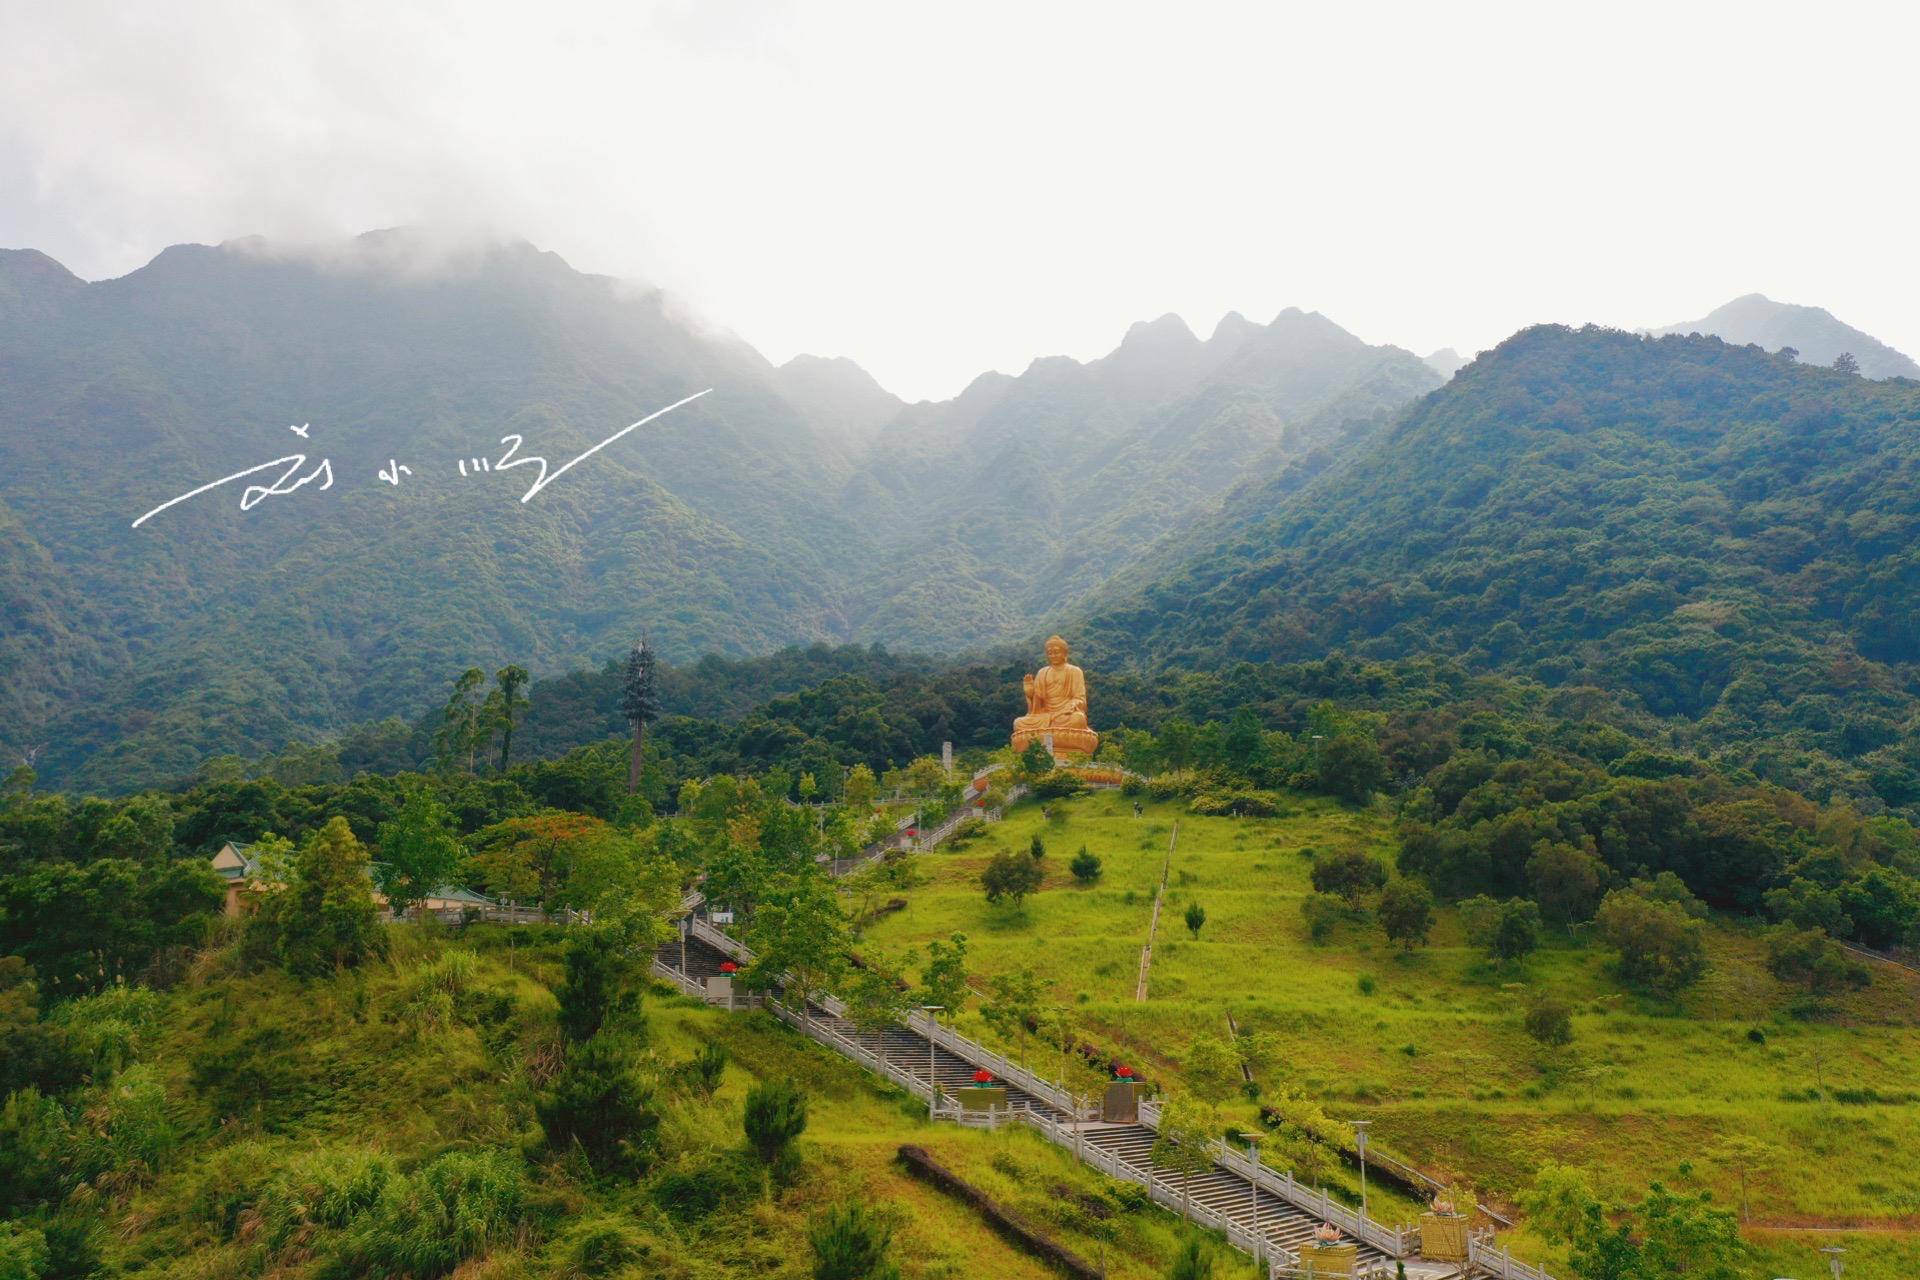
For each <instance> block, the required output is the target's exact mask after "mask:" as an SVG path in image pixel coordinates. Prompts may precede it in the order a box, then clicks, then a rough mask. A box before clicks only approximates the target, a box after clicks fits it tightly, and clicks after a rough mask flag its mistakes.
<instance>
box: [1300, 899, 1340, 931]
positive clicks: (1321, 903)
mask: <svg viewBox="0 0 1920 1280" xmlns="http://www.w3.org/2000/svg"><path fill="white" fill-rule="evenodd" d="M1300 914H1301V915H1302V916H1304V917H1306V921H1307V936H1308V937H1310V938H1312V939H1313V940H1314V941H1315V942H1324V941H1326V939H1327V936H1328V935H1329V934H1331V933H1332V932H1333V927H1334V926H1335V925H1337V924H1339V923H1340V922H1341V921H1342V920H1344V919H1346V918H1347V914H1348V912H1347V907H1346V904H1345V903H1343V902H1341V901H1340V899H1338V898H1336V897H1334V896H1333V895H1331V894H1326V893H1315V894H1310V895H1308V896H1307V897H1305V898H1303V899H1301V902H1300Z"/></svg>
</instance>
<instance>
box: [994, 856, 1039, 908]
mask: <svg viewBox="0 0 1920 1280" xmlns="http://www.w3.org/2000/svg"><path fill="white" fill-rule="evenodd" d="M1040 881H1041V874H1040V864H1039V863H1037V862H1035V861H1034V860H1033V859H1032V858H1030V857H1027V858H1023V857H1021V856H1020V855H1019V854H1017V853H1014V852H1013V851H1012V850H1010V849H1002V850H1001V851H1000V852H999V853H996V854H994V855H993V860H992V861H991V862H989V863H987V866H986V870H984V871H982V872H981V873H980V887H981V889H982V890H984V891H985V892H986V895H987V901H988V902H993V903H998V902H999V901H1000V900H1001V899H1002V898H1011V899H1012V900H1013V905H1015V906H1016V907H1017V906H1019V905H1020V903H1021V902H1022V901H1023V900H1024V899H1025V898H1026V896H1027V895H1028V894H1030V893H1032V892H1034V891H1035V890H1037V889H1038V888H1039V887H1040Z"/></svg>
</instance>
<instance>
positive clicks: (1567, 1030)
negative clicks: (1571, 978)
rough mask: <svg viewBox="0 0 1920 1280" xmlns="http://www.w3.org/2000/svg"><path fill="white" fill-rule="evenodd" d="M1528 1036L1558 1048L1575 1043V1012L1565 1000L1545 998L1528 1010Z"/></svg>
mask: <svg viewBox="0 0 1920 1280" xmlns="http://www.w3.org/2000/svg"><path fill="white" fill-rule="evenodd" d="M1526 1025H1527V1034H1528V1035H1529V1036H1532V1037H1533V1039H1534V1040H1536V1041H1538V1042H1539V1043H1541V1044H1544V1045H1548V1046H1550V1047H1553V1048H1558V1047H1560V1046H1562V1045H1569V1044H1572V1043H1573V1010H1572V1009H1570V1008H1569V1007H1568V1006H1567V1004H1566V1002H1565V1001H1563V1000H1555V999H1554V998H1553V997H1551V996H1543V997H1541V998H1540V999H1538V1000H1536V1001H1534V1002H1533V1006H1532V1007H1531V1008H1530V1009H1528V1010H1527V1019H1526Z"/></svg>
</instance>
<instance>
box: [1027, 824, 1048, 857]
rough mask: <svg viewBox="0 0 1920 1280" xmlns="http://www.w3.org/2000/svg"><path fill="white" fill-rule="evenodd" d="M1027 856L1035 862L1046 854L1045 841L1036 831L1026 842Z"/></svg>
mask: <svg viewBox="0 0 1920 1280" xmlns="http://www.w3.org/2000/svg"><path fill="white" fill-rule="evenodd" d="M1027 856H1029V857H1031V858H1032V859H1033V860H1034V861H1035V862H1038V861H1040V860H1041V859H1042V858H1045V857H1046V856H1047V842H1046V841H1045V840H1042V839H1041V838H1040V833H1039V832H1038V831H1036V832H1034V833H1033V839H1031V840H1029V841H1028V842H1027Z"/></svg>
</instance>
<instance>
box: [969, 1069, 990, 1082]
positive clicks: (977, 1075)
mask: <svg viewBox="0 0 1920 1280" xmlns="http://www.w3.org/2000/svg"><path fill="white" fill-rule="evenodd" d="M973 1082H974V1083H975V1084H992V1083H993V1072H991V1071H986V1070H981V1071H976V1072H974V1073H973Z"/></svg>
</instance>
